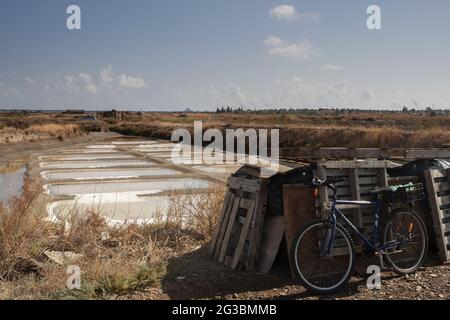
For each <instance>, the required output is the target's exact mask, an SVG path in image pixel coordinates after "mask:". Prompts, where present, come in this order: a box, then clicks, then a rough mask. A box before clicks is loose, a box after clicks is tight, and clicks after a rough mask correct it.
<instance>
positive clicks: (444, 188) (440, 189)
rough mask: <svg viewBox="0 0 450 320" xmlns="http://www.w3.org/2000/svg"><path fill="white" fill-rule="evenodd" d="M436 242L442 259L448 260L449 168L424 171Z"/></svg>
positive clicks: (449, 222)
mask: <svg viewBox="0 0 450 320" xmlns="http://www.w3.org/2000/svg"><path fill="white" fill-rule="evenodd" d="M424 176H425V181H426V190H427V194H428V201H429V203H430V206H431V214H432V217H433V225H434V233H435V235H436V244H437V247H438V249H439V256H440V258H441V260H442V261H446V262H448V261H450V169H447V170H438V169H430V170H426V171H425V172H424Z"/></svg>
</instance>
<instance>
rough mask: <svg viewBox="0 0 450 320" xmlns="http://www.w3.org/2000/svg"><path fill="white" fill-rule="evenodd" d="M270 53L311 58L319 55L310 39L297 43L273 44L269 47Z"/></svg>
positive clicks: (286, 56)
mask: <svg viewBox="0 0 450 320" xmlns="http://www.w3.org/2000/svg"><path fill="white" fill-rule="evenodd" d="M283 43H284V42H283ZM268 54H269V55H272V56H280V57H285V58H299V59H302V60H309V59H310V58H313V57H316V56H318V55H319V51H318V49H317V48H316V47H314V46H313V45H312V44H311V43H310V42H309V41H308V40H300V41H298V42H295V43H286V44H281V45H276V46H273V47H272V48H270V49H269V51H268Z"/></svg>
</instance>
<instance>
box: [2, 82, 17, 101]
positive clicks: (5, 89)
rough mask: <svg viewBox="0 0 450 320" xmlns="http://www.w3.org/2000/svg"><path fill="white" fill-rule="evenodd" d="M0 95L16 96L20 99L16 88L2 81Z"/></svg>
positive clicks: (6, 96)
mask: <svg viewBox="0 0 450 320" xmlns="http://www.w3.org/2000/svg"><path fill="white" fill-rule="evenodd" d="M0 97H5V98H11V97H12V98H17V99H21V98H22V96H21V95H20V94H19V91H18V90H17V89H16V88H13V87H9V86H7V85H5V84H4V83H3V82H0Z"/></svg>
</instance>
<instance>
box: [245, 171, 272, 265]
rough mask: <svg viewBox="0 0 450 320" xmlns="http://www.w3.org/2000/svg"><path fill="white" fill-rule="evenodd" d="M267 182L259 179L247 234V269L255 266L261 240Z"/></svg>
mask: <svg viewBox="0 0 450 320" xmlns="http://www.w3.org/2000/svg"><path fill="white" fill-rule="evenodd" d="M267 183H268V181H267V180H266V179H262V180H261V188H260V190H259V193H258V197H257V199H256V209H255V214H254V218H253V225H252V232H251V233H250V235H249V257H248V260H247V261H246V268H247V270H250V271H254V270H255V266H256V257H257V254H258V248H259V245H260V241H261V234H262V228H263V223H264V212H265V206H266V202H267V192H268V191H267Z"/></svg>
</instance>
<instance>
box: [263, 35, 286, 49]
mask: <svg viewBox="0 0 450 320" xmlns="http://www.w3.org/2000/svg"><path fill="white" fill-rule="evenodd" d="M264 43H265V44H266V45H268V46H272V47H275V46H279V45H281V44H283V39H280V38H278V37H275V36H270V37H268V38H267V39H266V40H264Z"/></svg>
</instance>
